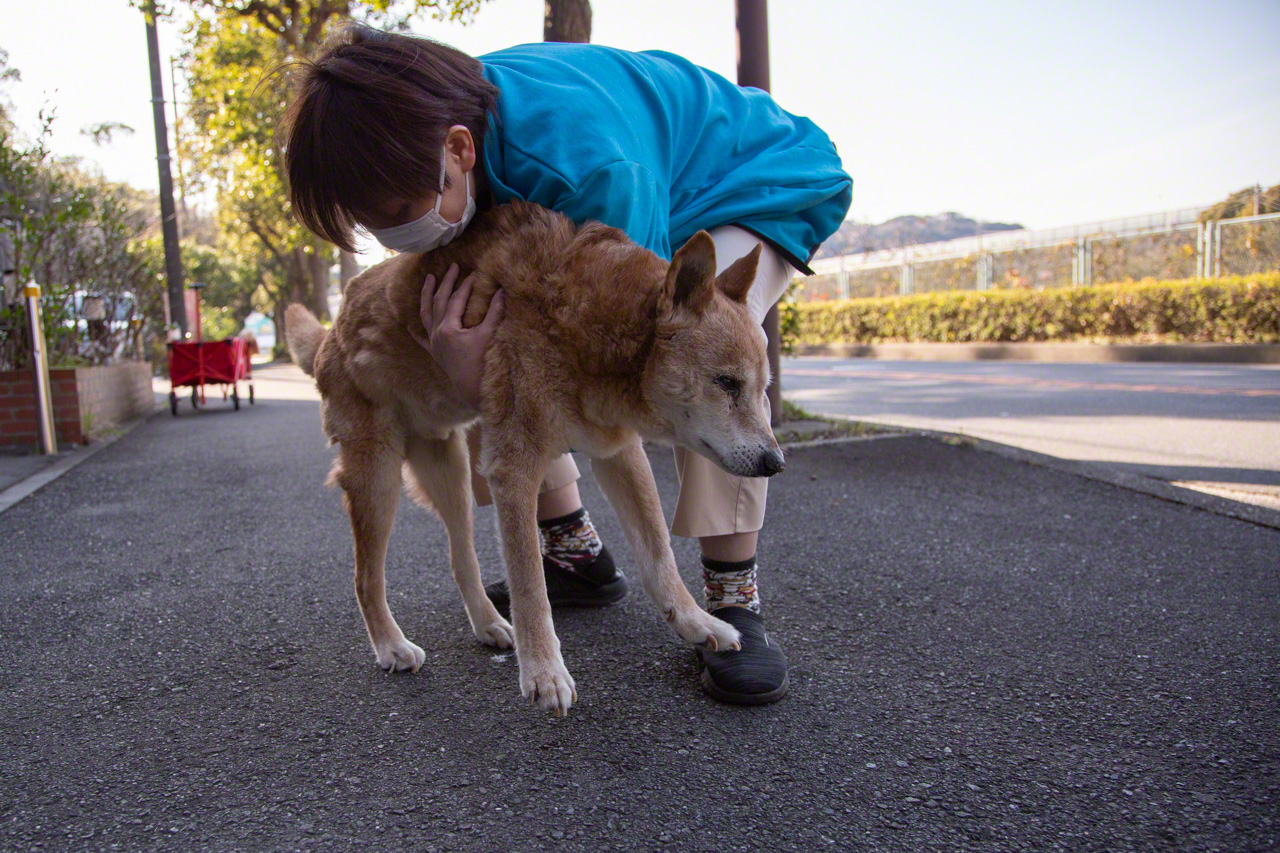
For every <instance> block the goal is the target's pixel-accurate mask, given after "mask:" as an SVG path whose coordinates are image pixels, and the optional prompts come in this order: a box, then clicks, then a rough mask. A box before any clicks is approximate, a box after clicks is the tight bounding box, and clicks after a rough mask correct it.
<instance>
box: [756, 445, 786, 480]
mask: <svg viewBox="0 0 1280 853" xmlns="http://www.w3.org/2000/svg"><path fill="white" fill-rule="evenodd" d="M786 467H787V462H786V460H785V459H783V458H782V451H781V450H779V449H778V448H776V447H768V448H765V450H764V453H762V454H761V456H760V459H759V461H758V462H757V463H756V476H757V477H772V476H773V475H774V474H777V473H778V472H780V471H781V470H782V469H783V468H786Z"/></svg>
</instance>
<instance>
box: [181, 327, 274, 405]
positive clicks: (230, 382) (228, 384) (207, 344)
mask: <svg viewBox="0 0 1280 853" xmlns="http://www.w3.org/2000/svg"><path fill="white" fill-rule="evenodd" d="M169 381H170V384H171V385H172V387H173V390H171V391H170V392H169V411H170V412H172V413H173V415H174V417H177V415H178V389H179V388H183V387H190V388H191V406H192V408H199V407H200V406H202V405H204V404H205V393H204V386H205V385H220V386H221V387H222V399H223V400H227V399H228V398H229V399H230V400H231V403H232V405H234V406H235V407H236V409H237V410H239V408H240V389H239V386H238V385H237V383H238V382H241V381H244V382H245V383H246V384H247V385H248V386H249V403H250V404H252V403H253V375H252V373H251V370H250V367H249V345H248V343H247V342H245V341H244V340H243V339H241V338H227V339H226V340H225V341H190V342H186V341H173V342H171V343H170V344H169Z"/></svg>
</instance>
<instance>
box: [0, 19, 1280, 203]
mask: <svg viewBox="0 0 1280 853" xmlns="http://www.w3.org/2000/svg"><path fill="white" fill-rule="evenodd" d="M542 8H543V3H542V2H541V0H488V2H486V4H485V5H484V7H483V9H482V10H481V12H480V14H479V15H478V16H477V17H476V19H475V21H474V23H473V24H471V25H469V26H460V25H457V24H442V23H438V22H434V21H430V20H422V21H420V22H418V23H417V25H416V26H415V31H416V32H418V33H421V34H423V35H428V36H431V37H433V38H437V39H440V40H442V41H445V42H448V43H450V44H452V45H454V46H455V47H458V48H460V49H462V50H465V51H467V52H469V53H472V54H474V55H481V54H483V53H486V52H488V51H492V50H497V49H500V48H502V47H506V46H508V45H512V44H520V43H524V42H529V41H540V40H541V38H542ZM592 8H593V11H594V27H593V33H592V41H593V42H595V43H597V44H606V45H611V46H614V47H620V48H625V49H628V50H645V49H662V50H668V51H672V52H675V53H679V54H682V55H683V56H686V57H688V58H689V59H691V60H693V61H694V62H696V63H698V64H700V65H702V66H704V67H706V68H709V69H711V70H713V71H716V72H718V73H720V74H723V75H725V76H726V77H728V78H729V79H734V77H735V76H736V67H735V62H736V46H735V36H734V3H733V0H643V2H637V0H593V2H592ZM37 9H38V10H39V13H38V14H37V13H36V11H35V10H37ZM769 11H770V15H769V27H770V33H769V37H770V63H771V70H772V87H771V88H772V92H773V95H774V97H775V99H776V100H777V101H778V103H779V104H781V105H782V106H783V107H784V108H785V109H787V110H789V111H790V112H793V113H796V114H799V115H805V116H808V117H809V118H811V119H813V120H814V121H815V122H817V124H818V125H819V126H821V127H822V128H823V129H824V130H826V132H827V133H828V135H830V137H831V138H832V139H833V140H834V141H835V143H836V145H837V147H838V149H839V151H840V154H841V156H842V157H843V159H844V163H845V168H846V169H847V170H848V171H849V173H850V174H851V175H853V178H854V193H853V207H852V209H851V210H850V214H849V215H850V216H851V217H852V218H855V219H857V220H859V221H873V222H879V221H883V220H885V219H889V218H891V217H894V216H898V215H902V214H910V213H914V214H922V215H927V214H935V213H942V212H946V211H956V212H958V213H961V214H964V215H966V216H970V217H973V218H976V219H982V220H986V221H1000V222H1016V223H1019V224H1022V225H1025V226H1027V227H1031V228H1048V227H1055V226H1059V225H1071V224H1075V223H1082V222H1089V221H1093V220H1099V219H1108V218H1114V217H1121V216H1131V215H1138V214H1144V213H1152V212H1156V211H1162V210H1167V209H1173V208H1180V207H1190V206H1196V205H1203V204H1208V203H1212V202H1214V201H1217V200H1219V199H1221V198H1223V197H1225V196H1226V195H1227V194H1228V193H1230V192H1232V191H1234V190H1238V189H1241V188H1243V187H1246V186H1252V185H1253V184H1255V183H1261V184H1263V185H1264V186H1268V185H1271V184H1275V183H1280V143H1278V142H1277V140H1280V50H1277V49H1276V45H1277V44H1280V2H1277V0H1224V2H1218V3H1212V4H1209V3H1203V2H1182V0H1168V2H1143V1H1142V0H1125V2H1114V0H1111V1H1110V2H1084V1H1083V0H1079V2H1072V1H1071V0H1058V2H1052V3H1050V2H1040V0H1019V1H1018V2H1014V1H1013V0H987V2H983V0H972V2H964V3H961V2H923V0H899V2H893V3H886V2H876V3H870V2H864V0H786V2H778V0H775V2H774V3H772V4H770V10H769ZM0 48H3V49H5V50H7V51H8V52H9V63H10V65H11V66H12V67H16V68H17V69H19V70H20V72H21V74H22V80H21V81H20V82H18V83H16V84H13V85H10V86H8V87H7V89H6V90H5V91H3V93H0V94H3V95H4V96H7V98H8V100H9V101H11V102H12V103H13V105H14V107H15V113H16V118H17V120H18V124H19V126H20V127H21V128H23V129H24V130H27V131H29V132H30V131H33V130H34V129H35V127H36V125H37V119H36V116H37V113H38V111H39V110H40V109H41V107H42V106H45V105H53V106H55V107H56V110H57V118H56V122H55V130H56V133H55V136H54V142H53V146H54V149H55V150H56V151H57V152H58V153H61V154H70V155H79V156H83V157H85V158H87V159H90V160H92V161H94V162H96V163H98V164H100V166H101V168H102V170H103V172H104V173H105V174H106V175H107V176H108V177H109V178H112V179H115V180H124V181H128V182H129V183H132V184H134V185H136V186H139V187H150V188H152V189H154V188H155V187H156V184H157V178H156V166H155V159H154V158H155V148H154V131H153V129H152V125H151V105H150V84H149V78H148V68H147V53H146V39H145V30H144V26H143V22H142V17H141V14H140V13H139V12H138V11H137V10H136V9H133V8H131V7H130V6H129V4H128V2H127V0H38V2H37V3H35V4H33V3H31V2H30V0H0ZM160 49H161V52H162V54H166V55H167V54H170V53H176V52H177V51H178V49H179V33H178V32H177V30H176V28H175V27H174V26H173V25H162V27H161V29H160ZM166 67H167V65H166ZM169 87H170V84H169V79H168V74H167V73H166V79H165V88H166V95H167V96H170V88H169ZM170 115H172V114H171V113H170ZM104 121H118V122H123V123H125V124H127V125H130V126H132V127H134V128H135V129H136V131H137V132H136V133H135V134H133V135H132V136H124V137H117V138H116V139H115V140H114V141H113V142H112V143H111V144H110V145H108V146H105V147H95V146H94V145H93V144H92V142H90V141H89V140H88V139H87V138H86V137H84V136H82V135H81V134H80V130H81V129H82V128H84V127H86V126H89V125H92V124H96V123H99V122H104Z"/></svg>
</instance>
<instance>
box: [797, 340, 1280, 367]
mask: <svg viewBox="0 0 1280 853" xmlns="http://www.w3.org/2000/svg"><path fill="white" fill-rule="evenodd" d="M790 354H791V355H793V356H834V357H837V358H883V359H892V360H897V361H1043V362H1057V363H1060V364H1061V363H1067V364H1071V363H1074V364H1107V363H1117V362H1183V363H1195V364H1280V344H1093V343H1005V344H976V343H975V344H967V343H966V344H950V343H945V344H944V343H885V344H797V345H796V346H795V347H793V349H792V351H791V353H790Z"/></svg>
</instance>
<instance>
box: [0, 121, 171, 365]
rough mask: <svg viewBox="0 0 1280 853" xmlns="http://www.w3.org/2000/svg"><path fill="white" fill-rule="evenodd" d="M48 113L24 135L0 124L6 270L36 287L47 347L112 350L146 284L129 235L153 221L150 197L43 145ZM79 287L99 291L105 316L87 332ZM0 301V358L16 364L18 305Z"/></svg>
mask: <svg viewBox="0 0 1280 853" xmlns="http://www.w3.org/2000/svg"><path fill="white" fill-rule="evenodd" d="M53 120H54V117H53V114H52V113H51V112H50V113H46V112H42V113H41V115H40V123H41V130H40V133H39V134H38V135H37V137H36V138H35V140H34V141H29V142H28V141H24V140H23V139H22V138H20V137H19V136H18V134H17V132H16V131H15V130H14V129H13V128H12V127H11V126H3V127H0V210H3V212H4V216H5V219H4V223H3V225H4V227H3V229H0V230H3V231H4V235H3V236H4V237H5V243H6V254H7V255H9V258H8V260H7V261H6V263H10V264H12V267H13V269H14V270H15V280H16V281H17V282H26V281H32V280H34V281H36V282H38V283H39V284H40V285H41V287H42V288H43V291H44V292H43V294H42V297H43V298H42V308H43V311H42V316H43V319H44V326H45V336H46V338H47V340H48V344H49V348H50V355H51V357H52V358H53V359H55V360H62V361H73V360H88V361H89V362H91V363H96V362H100V361H104V360H107V359H109V358H112V357H117V356H119V355H121V354H122V349H123V345H124V344H126V343H128V341H127V334H126V332H127V321H128V320H129V319H131V317H132V316H133V310H134V309H133V306H134V300H135V297H136V295H137V294H138V293H139V292H141V291H144V290H145V289H146V288H147V287H148V284H149V279H148V277H147V274H146V264H145V259H144V257H143V255H142V253H141V252H140V251H139V250H138V247H137V241H138V240H139V238H141V237H142V236H143V235H145V234H146V233H147V231H148V230H150V229H152V228H153V227H154V224H155V223H154V213H152V211H153V210H154V208H155V199H154V196H153V195H150V194H148V193H143V192H140V191H138V190H135V189H133V188H132V187H129V186H127V185H125V184H116V183H112V182H109V181H106V180H104V179H103V178H102V176H101V175H100V174H96V173H93V172H89V171H87V170H86V169H85V168H84V167H83V166H82V165H81V164H80V163H79V161H77V160H76V159H74V158H60V157H57V156H55V155H54V154H53V152H52V151H51V150H50V149H49V145H48V142H49V137H50V134H51V130H52V124H53ZM85 292H88V293H93V294H96V295H99V296H101V297H103V299H104V300H105V303H106V304H105V307H106V310H107V316H108V317H109V318H111V319H113V320H115V321H117V322H116V323H115V324H114V325H109V326H108V328H106V329H100V330H98V331H97V332H95V333H94V334H92V335H90V334H87V333H88V332H89V331H91V330H90V329H89V328H88V327H87V326H86V324H85V323H84V318H83V316H82V315H81V314H80V310H81V302H80V295H81V294H83V293H85ZM13 295H14V294H7V296H13ZM5 302H8V300H7V299H6V300H5ZM0 308H3V310H0V364H3V366H4V367H21V366H22V365H24V364H25V363H26V362H27V360H28V359H29V358H30V354H31V342H30V340H29V338H28V334H27V322H26V317H25V306H24V304H23V303H22V302H21V301H19V300H14V301H13V302H12V303H9V304H7V305H0Z"/></svg>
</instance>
